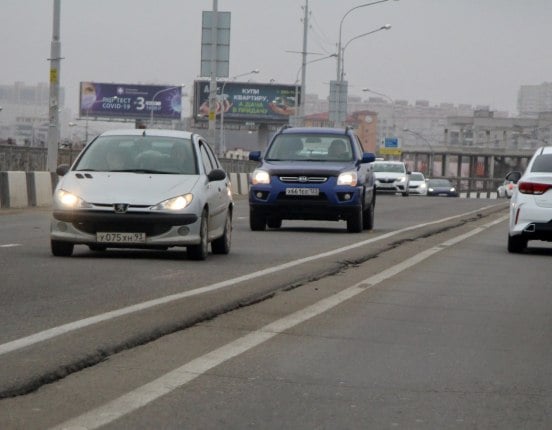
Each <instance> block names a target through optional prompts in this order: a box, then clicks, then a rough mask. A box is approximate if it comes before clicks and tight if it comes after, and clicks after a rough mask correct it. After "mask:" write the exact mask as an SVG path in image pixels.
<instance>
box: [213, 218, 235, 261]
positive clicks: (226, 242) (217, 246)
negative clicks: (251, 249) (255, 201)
mask: <svg viewBox="0 0 552 430" xmlns="http://www.w3.org/2000/svg"><path fill="white" fill-rule="evenodd" d="M231 244H232V212H231V211H230V210H228V214H227V215H226V222H225V224H224V233H222V236H221V237H219V238H217V239H215V240H213V241H212V242H211V251H213V254H228V253H229V252H230V245H231Z"/></svg>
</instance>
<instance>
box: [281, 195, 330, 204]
mask: <svg viewBox="0 0 552 430" xmlns="http://www.w3.org/2000/svg"><path fill="white" fill-rule="evenodd" d="M277 200H279V201H282V202H306V201H308V202H313V203H314V202H327V201H328V198H327V197H326V194H324V193H320V194H319V195H317V196H287V195H286V193H285V192H281V193H278V197H277Z"/></svg>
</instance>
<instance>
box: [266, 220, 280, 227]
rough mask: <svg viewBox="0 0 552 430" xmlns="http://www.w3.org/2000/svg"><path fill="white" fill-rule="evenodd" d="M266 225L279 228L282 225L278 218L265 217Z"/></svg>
mask: <svg viewBox="0 0 552 430" xmlns="http://www.w3.org/2000/svg"><path fill="white" fill-rule="evenodd" d="M266 225H268V227H269V228H280V227H282V220H281V219H280V218H267V220H266Z"/></svg>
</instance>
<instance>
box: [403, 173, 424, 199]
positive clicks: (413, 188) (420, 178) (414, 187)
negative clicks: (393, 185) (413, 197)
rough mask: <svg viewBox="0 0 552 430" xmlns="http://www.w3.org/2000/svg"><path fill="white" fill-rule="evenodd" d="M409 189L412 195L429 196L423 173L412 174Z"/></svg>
mask: <svg viewBox="0 0 552 430" xmlns="http://www.w3.org/2000/svg"><path fill="white" fill-rule="evenodd" d="M408 189H409V192H410V194H417V195H420V196H426V195H427V182H426V178H425V176H424V174H423V173H422V172H412V173H411V174H410V181H409V185H408Z"/></svg>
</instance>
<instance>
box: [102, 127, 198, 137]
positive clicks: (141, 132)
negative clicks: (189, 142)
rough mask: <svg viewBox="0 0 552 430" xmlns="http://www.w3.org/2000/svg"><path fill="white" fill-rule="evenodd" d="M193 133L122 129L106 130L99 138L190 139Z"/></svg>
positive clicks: (152, 129) (155, 129)
mask: <svg viewBox="0 0 552 430" xmlns="http://www.w3.org/2000/svg"><path fill="white" fill-rule="evenodd" d="M193 135H194V133H192V132H190V131H182V130H167V129H157V128H124V129H116V130H108V131H106V132H104V133H102V134H101V135H100V136H156V137H179V138H184V139H191V138H192V136H193Z"/></svg>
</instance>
